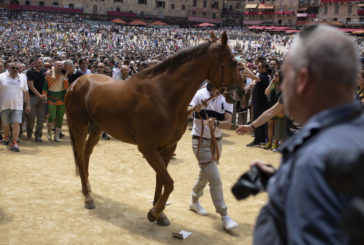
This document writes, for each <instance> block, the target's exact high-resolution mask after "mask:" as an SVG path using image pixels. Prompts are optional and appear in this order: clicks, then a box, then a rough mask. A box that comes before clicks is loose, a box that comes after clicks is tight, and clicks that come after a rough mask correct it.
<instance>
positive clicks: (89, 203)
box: [85, 200, 96, 209]
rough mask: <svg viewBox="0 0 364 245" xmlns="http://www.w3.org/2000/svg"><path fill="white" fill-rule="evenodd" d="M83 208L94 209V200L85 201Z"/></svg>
mask: <svg viewBox="0 0 364 245" xmlns="http://www.w3.org/2000/svg"><path fill="white" fill-rule="evenodd" d="M85 208H87V209H95V208H96V205H95V202H94V200H88V201H85Z"/></svg>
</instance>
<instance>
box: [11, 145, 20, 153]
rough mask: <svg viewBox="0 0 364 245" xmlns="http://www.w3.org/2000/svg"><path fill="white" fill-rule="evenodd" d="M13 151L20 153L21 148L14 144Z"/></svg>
mask: <svg viewBox="0 0 364 245" xmlns="http://www.w3.org/2000/svg"><path fill="white" fill-rule="evenodd" d="M10 149H11V150H12V151H15V152H19V147H18V144H17V143H13V144H12V145H11V148H10Z"/></svg>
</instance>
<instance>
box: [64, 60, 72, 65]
mask: <svg viewBox="0 0 364 245" xmlns="http://www.w3.org/2000/svg"><path fill="white" fill-rule="evenodd" d="M63 65H73V61H72V60H65V61H63Z"/></svg>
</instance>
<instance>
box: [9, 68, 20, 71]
mask: <svg viewBox="0 0 364 245" xmlns="http://www.w3.org/2000/svg"><path fill="white" fill-rule="evenodd" d="M10 69H12V70H18V71H19V70H20V68H19V67H11V68H10Z"/></svg>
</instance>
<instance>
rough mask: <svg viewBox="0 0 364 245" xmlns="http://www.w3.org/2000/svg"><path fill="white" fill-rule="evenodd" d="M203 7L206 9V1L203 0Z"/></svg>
mask: <svg viewBox="0 0 364 245" xmlns="http://www.w3.org/2000/svg"><path fill="white" fill-rule="evenodd" d="M203 7H204V8H207V1H206V0H205V1H203Z"/></svg>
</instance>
